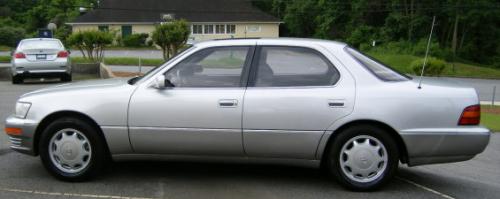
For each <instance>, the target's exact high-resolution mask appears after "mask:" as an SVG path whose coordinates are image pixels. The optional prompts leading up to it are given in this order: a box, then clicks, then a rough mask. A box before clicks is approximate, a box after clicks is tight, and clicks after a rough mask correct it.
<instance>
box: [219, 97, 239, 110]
mask: <svg viewBox="0 0 500 199" xmlns="http://www.w3.org/2000/svg"><path fill="white" fill-rule="evenodd" d="M237 106H238V100H235V99H221V100H219V107H221V108H234V107H237Z"/></svg>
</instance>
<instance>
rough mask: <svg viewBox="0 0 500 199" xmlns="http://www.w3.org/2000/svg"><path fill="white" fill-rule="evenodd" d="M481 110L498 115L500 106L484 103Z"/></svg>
mask: <svg viewBox="0 0 500 199" xmlns="http://www.w3.org/2000/svg"><path fill="white" fill-rule="evenodd" d="M481 112H483V113H490V114H498V115H500V107H499V106H495V107H491V106H488V105H485V106H482V107H481Z"/></svg>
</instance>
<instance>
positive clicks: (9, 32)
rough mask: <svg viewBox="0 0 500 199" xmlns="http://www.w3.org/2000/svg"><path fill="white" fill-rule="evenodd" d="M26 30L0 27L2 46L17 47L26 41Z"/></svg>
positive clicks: (0, 43)
mask: <svg viewBox="0 0 500 199" xmlns="http://www.w3.org/2000/svg"><path fill="white" fill-rule="evenodd" d="M24 35H25V32H24V29H22V28H16V27H9V26H4V27H0V45H3V46H9V47H13V48H14V47H16V46H17V43H19V41H21V40H22V39H24Z"/></svg>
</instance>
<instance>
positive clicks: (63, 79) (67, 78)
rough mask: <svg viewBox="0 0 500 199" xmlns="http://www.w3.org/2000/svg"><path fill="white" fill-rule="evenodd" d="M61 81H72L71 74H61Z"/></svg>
mask: <svg viewBox="0 0 500 199" xmlns="http://www.w3.org/2000/svg"><path fill="white" fill-rule="evenodd" d="M61 81H63V82H70V81H72V77H71V74H64V75H62V76H61Z"/></svg>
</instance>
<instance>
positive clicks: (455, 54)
mask: <svg viewBox="0 0 500 199" xmlns="http://www.w3.org/2000/svg"><path fill="white" fill-rule="evenodd" d="M454 26H455V27H454V28H453V39H452V41H451V51H452V52H453V64H452V67H451V70H452V71H453V72H455V57H456V56H457V31H458V11H457V14H456V16H455V25H454Z"/></svg>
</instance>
